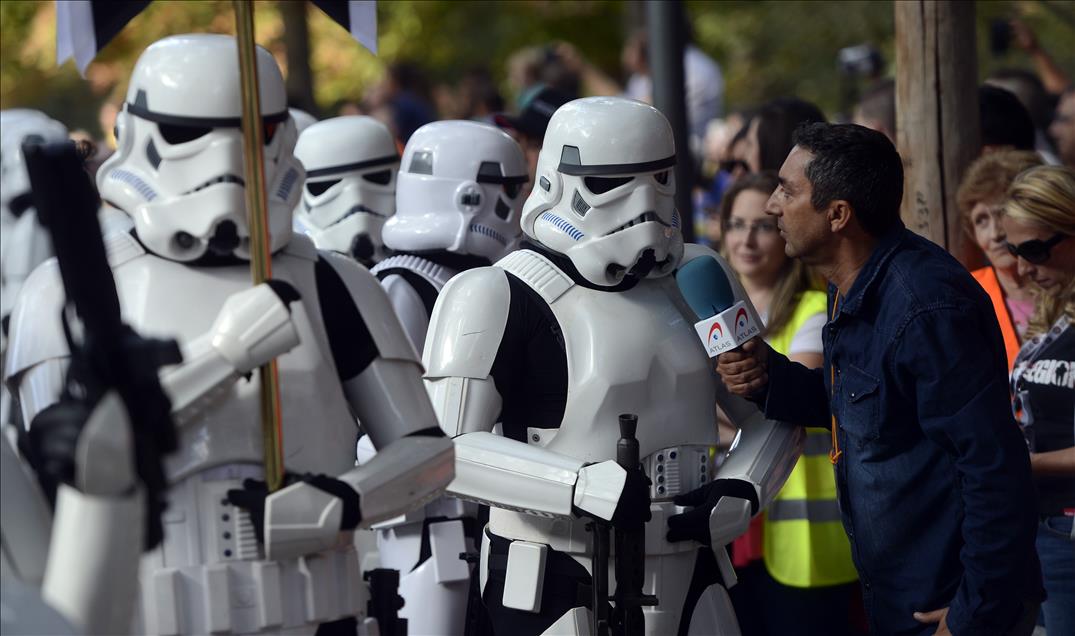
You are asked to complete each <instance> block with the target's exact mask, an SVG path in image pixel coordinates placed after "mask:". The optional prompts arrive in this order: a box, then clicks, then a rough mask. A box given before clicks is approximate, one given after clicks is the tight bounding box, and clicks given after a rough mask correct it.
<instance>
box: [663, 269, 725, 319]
mask: <svg viewBox="0 0 1075 636" xmlns="http://www.w3.org/2000/svg"><path fill="white" fill-rule="evenodd" d="M676 284H678V285H679V291H680V293H682V294H683V298H684V299H686V301H687V304H689V305H690V306H691V309H692V310H694V313H695V314H696V315H697V316H698V319H699V320H701V319H704V318H709V317H711V316H715V315H716V314H719V313H720V312H722V311H724V310H725V309H727V308H729V307H731V306H732V305H733V304H735V293H734V292H733V291H732V285H731V283H729V282H728V277H727V276H726V275H725V274H724V269H723V268H722V267H721V266H720V264H719V263H717V261H715V260H713V259H712V258H709V257H707V256H702V257H699V258H696V259H694V260H692V261H690V262H689V263H687V264H686V265H684V266H683V267H680V268H679V271H677V272H676Z"/></svg>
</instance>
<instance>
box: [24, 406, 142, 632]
mask: <svg viewBox="0 0 1075 636" xmlns="http://www.w3.org/2000/svg"><path fill="white" fill-rule="evenodd" d="M134 461H135V460H134V438H133V435H132V431H131V423H130V420H129V418H128V417H127V412H126V409H125V407H124V405H123V402H122V401H121V400H120V399H119V397H118V396H117V395H116V394H115V393H114V392H111V393H108V394H106V395H105V397H104V398H103V399H102V400H101V401H100V402H99V403H98V404H97V406H96V407H95V409H94V412H93V414H92V415H91V416H90V419H89V420H88V421H87V423H86V426H85V428H84V429H83V431H82V434H81V435H80V437H79V442H78V449H77V461H76V466H77V471H76V477H75V486H77V487H72V486H69V485H66V484H61V485H60V487H59V489H58V490H57V493H56V509H55V512H54V515H53V523H52V537H51V540H50V542H49V556H48V562H47V566H46V568H45V578H44V581H43V583H42V596H43V597H44V599H45V601H46V602H48V604H49V605H51V606H52V607H54V608H56V609H57V610H59V611H60V613H61V614H63V615H64V617H65V618H67V619H68V620H69V621H71V623H72V624H73V625H74V626H75V627H76V628H78V629H79V631H80V633H85V634H120V633H128V632H129V630H130V620H131V613H132V612H133V610H134V600H133V599H134V598H135V597H136V590H137V587H138V561H139V556H140V555H141V552H142V547H143V545H144V535H145V515H146V507H145V500H144V493H143V490H142V488H141V486H140V484H139V483H138V478H137V474H136V472H135V467H134ZM102 581H107V582H108V584H107V585H102V584H101V583H102Z"/></svg>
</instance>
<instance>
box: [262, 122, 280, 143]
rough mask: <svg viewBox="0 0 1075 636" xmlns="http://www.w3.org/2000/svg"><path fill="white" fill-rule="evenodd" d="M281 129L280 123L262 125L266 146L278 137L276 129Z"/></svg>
mask: <svg viewBox="0 0 1075 636" xmlns="http://www.w3.org/2000/svg"><path fill="white" fill-rule="evenodd" d="M279 127H280V124H279V123H275V124H267V123H262V132H263V133H264V141H265V145H266V146H268V145H269V144H270V143H272V138H273V137H275V136H276V129H277V128H279Z"/></svg>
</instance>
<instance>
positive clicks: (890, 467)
mask: <svg viewBox="0 0 1075 636" xmlns="http://www.w3.org/2000/svg"><path fill="white" fill-rule="evenodd" d="M829 316H830V321H829V323H828V324H827V325H826V327H825V330H824V334H823V335H824V349H825V365H824V368H823V369H818V370H813V371H811V370H808V369H806V368H805V367H803V366H802V365H799V364H796V363H793V362H790V361H789V360H788V359H787V358H785V357H784V356H781V355H780V354H777V353H776V352H770V358H769V378H770V379H769V387H768V393H767V395H766V396H764V398H763V399H764V403H765V404H764V406H765V414H766V416H768V417H770V418H773V419H778V420H784V421H789V422H799V423H801V424H802V425H804V426H819V427H825V428H830V427H831V424H830V422H831V416H832V415H835V420H836V425H837V440H838V442H839V448H840V450H841V451H842V453H843V454H842V455H841V456H840V457H839V459H838V461H837V463H836V465H835V471H836V483H837V488H838V491H839V503H840V512H841V517H842V519H843V523H844V528H845V530H846V531H847V536H848V538H849V539H850V542H851V553H852V557H853V558H854V561H855V566H856V567H857V568H858V571H859V575H860V580H861V584H862V589H863V596H864V600H865V605H866V611H867V614H868V616H869V621H870V631H871V632H872V633H878V634H932V633H933V631H934V630H935V628H936V626H935V625H930V626H926V625H921V624H919V623H918V622H917V621H915V619H914V617H913V616H912V614H913V613H914V612H916V611H922V612H927V611H931V610H935V609H940V608H943V607H949V608H950V609H949V613H948V618H947V621H948V626H949V629H951V631H952V633H954V634H956V635H957V636H964V635H965V634H968V635H969V634H999V633H1004V631H1005V630H1006V629H1007V628H1009V627H1011V626H1012V625H1014V623H1015V622H1016V621H1017V620H1018V619H1019V616H1020V614H1021V612H1022V611H1023V608H1024V603H1030V604H1033V603H1036V602H1038V601H1040V600H1041V599H1042V598H1043V596H1044V592H1043V591H1042V584H1041V572H1040V566H1039V564H1038V558H1037V554H1036V552H1035V549H1034V537H1035V531H1036V522H1037V519H1036V509H1035V495H1034V490H1033V484H1032V481H1031V475H1030V461H1029V457H1028V455H1027V451H1026V445H1025V444H1024V443H1023V440H1022V437H1021V435H1020V433H1019V428H1018V427H1017V425H1016V424H1015V421H1014V420H1013V418H1012V415H1011V407H1010V397H1009V394H1008V384H1007V362H1006V357H1005V351H1004V342H1003V340H1002V337H1001V333H1000V328H999V326H998V324H997V319H996V316H995V314H994V312H993V309H992V305H991V304H990V301H989V298H988V297H987V296H986V294H985V292H984V291H982V289H981V287H979V286H978V284H977V283H976V282H975V281H974V279H973V278H972V277H971V276H970V274H969V273H968V272H967V271H966V270H965V269H964V268H963V267H962V266H961V265H960V264H959V263H958V262H957V261H956V260H955V259H953V258H952V257H951V256H949V255H948V253H947V252H945V251H944V250H942V249H941V248H939V247H938V246H936V245H934V244H933V243H931V242H930V241H928V240H926V239H924V238H921V237H919V236H918V235H916V234H914V233H912V232H910V231H909V230H906V229H904V228H903V227H902V226H901V227H900V228H899V229H897V230H895V231H893V232H890V233H888V234H887V235H885V236H884V237H882V238H881V239H880V241H879V242H878V244H877V246H876V248H875V249H874V251H873V254H872V255H871V256H870V259H869V260H868V261H867V263H866V265H865V266H864V267H863V268H862V271H860V272H859V275H858V277H857V278H856V280H855V282H854V284H853V285H852V287H851V290H850V291H849V292H848V293H846V294H842V295H839V296H838V295H837V290H836V289H835V288H834V287H832V286H830V288H829Z"/></svg>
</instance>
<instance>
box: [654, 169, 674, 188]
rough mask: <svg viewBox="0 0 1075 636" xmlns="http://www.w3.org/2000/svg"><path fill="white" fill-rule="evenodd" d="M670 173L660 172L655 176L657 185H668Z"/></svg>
mask: <svg viewBox="0 0 1075 636" xmlns="http://www.w3.org/2000/svg"><path fill="white" fill-rule="evenodd" d="M669 172H670V171H669V170H665V171H663V172H658V173H657V174H655V175H653V178H654V180H656V181H657V183H659V184H661V185H668V174H669Z"/></svg>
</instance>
